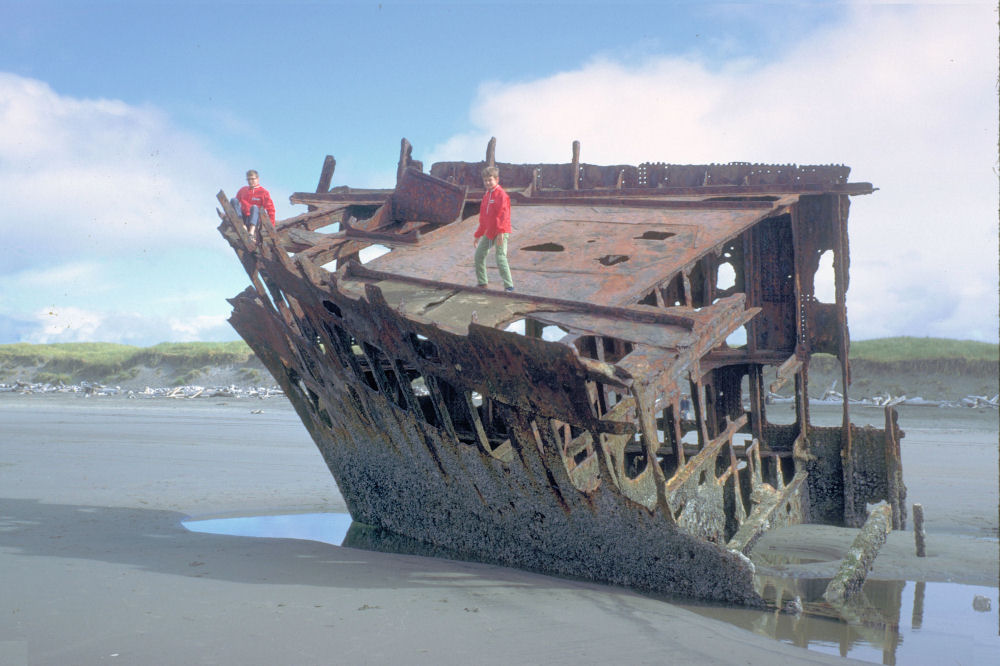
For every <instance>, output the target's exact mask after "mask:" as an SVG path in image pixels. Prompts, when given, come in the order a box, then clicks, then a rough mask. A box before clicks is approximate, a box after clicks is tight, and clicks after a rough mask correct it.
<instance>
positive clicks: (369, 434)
mask: <svg viewBox="0 0 1000 666" xmlns="http://www.w3.org/2000/svg"><path fill="white" fill-rule="evenodd" d="M572 155H573V159H572V161H571V162H570V163H567V164H533V165H511V164H504V163H500V164H497V166H498V167H499V169H500V174H501V175H500V179H501V183H502V184H503V185H504V186H505V187H506V188H507V189H508V191H509V193H510V194H511V201H512V220H513V227H514V232H513V233H512V235H511V237H510V240H509V243H508V255H509V263H510V266H511V269H512V272H513V274H514V279H515V282H516V285H517V291H515V292H505V291H501V290H500V289H493V288H488V289H482V288H478V287H477V286H476V280H475V277H474V273H473V265H472V256H471V252H470V251H469V247H468V246H469V242H468V241H469V239H470V238H472V235H473V232H474V231H475V229H476V227H477V213H478V202H479V199H480V197H481V195H482V189H481V180H480V175H479V172H480V170H481V168H482V167H483V166H485V165H486V164H488V163H494V162H495V140H494V141H491V143H490V145H489V146H488V147H487V151H486V159H485V161H484V162H478V163H477V162H472V163H468V162H447V163H439V164H435V165H433V166H432V167H431V170H430V173H429V174H425V173H422V165H421V163H420V162H419V161H415V160H413V159H412V146H410V144H409V142H407V141H406V140H405V139H404V140H403V141H402V143H401V150H400V158H399V163H398V165H397V166H398V182H397V187H396V188H395V189H394V190H353V189H351V188H348V187H338V188H334V189H333V190H330V191H322V190H324V189H326V188H327V187H328V184H329V181H328V179H327V175H326V173H327V169H326V164H331V165H332V162H330V161H329V160H328V163H325V166H324V173H323V174H321V182H320V184H321V186H320V187H319V188H318V189H319V190H320V191H319V192H317V193H296V194H295V195H293V196H292V201H293V203H305V204H308V205H309V206H310V207H311V210H310V212H309V213H306V214H304V215H300V216H297V217H295V218H291V219H289V220H285V221H282V222H280V223H279V224H278V225H277V227H276V228H273V229H272V228H271V227H270V225H260V228H259V230H258V231H256V233H257V234H258V236H257V237H252V236H250V235H249V234H248V233H247V230H246V229H245V227H243V225H242V222H241V221H240V220H239V218H238V216H237V215H236V214H235V211H232V210H231V208H229V206H228V198H226V196H225V195H224V194H223V193H221V192H220V193H219V202H220V204H221V206H222V209H221V210H220V213H219V214H220V217H221V218H222V224H221V225H220V227H219V230H220V232H221V233H222V234H223V236H224V237H225V238H226V239H227V240H228V241H229V243H230V244H231V245H232V247H233V249H234V250H235V251H236V253H237V255H238V257H239V259H240V261H241V262H242V264H243V266H244V268H245V269H246V271H247V273H248V275H249V276H250V279H251V282H252V286H251V287H250V288H248V289H247V290H246V291H244V292H243V293H242V294H240V295H238V296H236V297H235V298H233V299H232V301H231V302H232V304H233V315H232V317H231V319H230V321H231V323H232V325H233V326H234V327H235V328H236V330H237V331H238V332H239V333H240V335H242V336H243V338H244V339H245V340H246V341H247V343H248V344H249V345H250V346H251V347H252V348H253V349H254V351H255V352H256V353H257V355H258V356H259V357H260V359H261V361H262V362H263V363H264V364H265V365H266V367H267V368H268V369H269V370H270V372H271V373H272V374H273V375H274V377H275V380H276V381H277V382H278V383H279V384H280V385H281V386H282V388H283V389H284V390H285V392H286V394H287V395H288V397H289V399H290V400H291V402H292V404H293V405H294V406H295V409H296V411H297V413H298V415H299V416H300V418H301V419H302V421H303V423H304V424H305V425H306V427H307V429H308V430H309V432H310V433H311V435H312V437H313V439H314V441H315V442H316V445H317V446H318V448H319V450H320V452H321V453H322V455H323V458H324V460H325V462H326V464H327V466H328V467H329V469H330V471H331V472H332V474H333V476H334V477H335V479H336V482H337V484H338V486H339V488H340V491H341V494H342V495H343V497H344V499H345V501H346V503H347V505H348V508H349V510H350V512H351V515H352V516H353V517H354V519H355V520H357V521H360V522H364V523H367V524H369V525H372V526H375V527H378V528H381V529H384V530H388V531H391V532H396V533H399V534H402V535H405V536H408V537H411V538H415V539H419V540H421V541H424V542H427V543H429V544H432V545H433V546H434V547H436V548H441V549H447V550H449V551H451V552H454V553H458V554H459V555H461V556H465V557H475V558H478V559H481V560H484V561H489V562H495V563H499V564H503V565H510V566H519V567H524V568H529V569H534V570H540V571H546V572H550V573H554V574H562V575H571V576H577V577H583V578H588V579H593V580H597V581H605V582H610V583H616V584H622V585H628V586H631V587H634V588H637V589H644V590H652V591H657V592H663V593H668V594H673V595H678V596H685V597H695V598H700V599H710V600H716V601H726V602H732V603H739V604H747V605H756V606H761V605H762V604H763V603H764V602H763V599H762V598H761V597H760V596H759V595H758V594H757V592H756V591H755V589H754V586H753V585H752V575H753V567H752V565H751V564H750V562H749V560H748V559H747V558H746V555H747V554H748V553H750V552H751V550H752V547H753V544H754V543H755V542H756V541H757V539H758V538H759V537H760V536H761V534H763V533H764V532H765V531H766V530H767V529H771V528H774V527H776V526H780V525H785V524H791V523H795V522H803V521H809V522H821V523H829V524H836V525H859V524H860V523H861V522H863V521H864V516H862V515H860V513H859V511H858V509H857V508H856V507H864V506H865V505H866V503H869V504H870V503H874V502H877V501H880V500H885V501H887V502H888V505H889V506H890V507H891V518H892V523H893V525H894V526H896V525H897V524H901V523H902V522H903V521H905V507H904V506H903V505H902V503H903V502H904V501H905V497H906V491H905V485H903V480H902V467H901V463H900V457H899V439H900V437H901V436H902V433H901V432H900V431H899V430H898V427H897V426H896V420H895V413H894V412H893V413H891V414H890V413H888V412H887V415H886V429H885V430H877V429H874V428H871V427H866V428H857V427H856V426H853V425H852V424H850V421H849V419H848V405H847V402H846V397H845V403H844V424H843V426H842V427H836V428H818V427H815V426H813V425H812V424H811V423H810V422H809V409H808V408H809V402H808V390H807V389H808V368H809V359H810V356H811V354H813V353H816V352H819V351H823V352H828V353H833V354H835V355H837V356H838V357H839V358H840V359H841V361H842V363H844V366H845V370H844V373H845V377H847V376H848V369H847V368H846V363H847V349H848V345H849V333H848V329H847V321H846V307H845V305H844V303H845V293H846V289H847V266H848V265H849V262H848V257H847V237H846V229H847V226H846V219H847V218H846V211H847V200H848V197H849V196H852V195H858V194H868V193H871V192H872V191H874V188H873V187H872V186H871V185H870V184H867V183H849V182H847V177H848V173H849V169H848V168H847V167H842V166H795V165H755V164H745V163H735V164H728V165H709V166H704V165H669V164H663V163H645V164H641V165H638V166H629V165H610V166H596V165H589V164H585V163H581V162H580V161H579V155H580V150H579V145H578V144H576V145H574V147H573V151H572ZM331 159H332V158H331ZM330 173H332V167H331V169H330ZM376 245H377V246H382V247H383V248H385V249H388V250H389V251H388V252H387V253H385V254H383V255H382V256H379V257H377V258H375V259H372V260H370V261H368V262H367V263H365V264H364V265H362V264H361V263H360V257H363V256H365V255H364V254H359V253H361V251H362V250H365V249H366V248H369V247H373V246H376ZM825 251H830V252H832V253H833V255H834V267H835V272H836V293H837V295H836V299H835V302H834V303H820V302H819V301H817V300H816V298H815V297H814V291H815V289H814V275H815V273H816V271H817V267H818V257H819V255H820V254H821V253H822V252H825ZM724 268H725V269H726V271H728V272H729V273H730V274H731V276H732V277H731V280H730V281H729V282H728V283H725V284H724V283H723V280H722V279H721V275H722V271H723V269H724ZM489 270H490V272H491V273H492V272H493V270H494V269H493V268H492V267H491V268H490V269H489ZM494 283H495V284H496V283H497V282H496V281H495V280H494ZM741 328H742V329H745V331H746V344H745V345H741V346H734V347H730V345H728V344H727V339H730V336H731V334H733V332H734V331H737V330H739V329H741ZM775 371H776V373H775ZM767 373H775V374H776V376H777V378H778V381H779V382H782V383H783V382H786V381H789V380H794V383H795V396H796V419H795V422H794V423H791V424H787V425H777V424H772V423H770V422H769V421H768V419H767V414H766V406H767V401H766V400H765V395H764V376H765V374H767ZM744 383H746V384H747V385H748V387H749V391H748V394H747V395H745V396H744V395H743V385H744ZM845 396H846V391H845ZM688 402H689V403H690V407H687V405H686V403H688ZM692 411H693V414H692V413H691V412H692Z"/></svg>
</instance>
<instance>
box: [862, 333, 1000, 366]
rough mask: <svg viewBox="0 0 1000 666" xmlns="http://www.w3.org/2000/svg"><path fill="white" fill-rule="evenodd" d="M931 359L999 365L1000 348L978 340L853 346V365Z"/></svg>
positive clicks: (880, 342)
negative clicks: (860, 362) (997, 362)
mask: <svg viewBox="0 0 1000 666" xmlns="http://www.w3.org/2000/svg"><path fill="white" fill-rule="evenodd" d="M931 359H962V360H966V361H994V362H996V361H998V360H1000V345H997V344H996V343H992V342H977V341H975V340H951V339H948V338H913V337H898V338H878V339H875V340H858V341H852V342H851V360H852V361H876V362H881V363H892V362H897V361H927V360H931Z"/></svg>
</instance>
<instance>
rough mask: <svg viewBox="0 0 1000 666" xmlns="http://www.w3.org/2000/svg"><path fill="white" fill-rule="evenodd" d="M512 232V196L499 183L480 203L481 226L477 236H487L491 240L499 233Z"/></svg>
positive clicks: (477, 230)
mask: <svg viewBox="0 0 1000 666" xmlns="http://www.w3.org/2000/svg"><path fill="white" fill-rule="evenodd" d="M509 233H510V197H509V196H507V193H506V192H504V191H503V188H502V187H500V186H499V185H497V186H496V187H494V188H493V189H492V190H488V191H487V192H486V194H484V195H483V201H482V203H480V204H479V228H478V229H476V235H475V237H476V238H479V237H480V236H484V235H485V236H486V237H487V238H489V239H490V240H493V239H494V238H496V237H497V236H498V235H499V234H509Z"/></svg>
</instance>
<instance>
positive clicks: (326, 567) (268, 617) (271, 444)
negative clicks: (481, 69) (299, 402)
mask: <svg viewBox="0 0 1000 666" xmlns="http://www.w3.org/2000/svg"><path fill="white" fill-rule="evenodd" d="M922 409H923V411H921V408H914V409H911V410H907V411H906V412H905V413H902V414H901V416H900V424H901V426H902V427H903V429H904V430H906V432H907V437H906V439H905V440H904V442H903V461H904V470H905V474H906V482H907V485H908V487H909V501H910V502H922V503H923V504H924V506H925V510H926V513H927V523H926V528H927V532H928V555H929V556H928V557H927V558H924V559H923V560H918V558H916V557H914V556H913V545H912V544H913V535H912V532H910V531H909V530H907V531H905V532H898V533H894V534H892V535H890V540H889V542H888V544H887V545H886V547H885V549H884V552H883V554H882V555H881V556H880V557H879V560H877V561H876V566H875V570H874V572H873V574H872V577H873V578H885V579H899V580H924V581H947V582H952V583H966V584H970V585H982V586H990V587H992V588H993V589H994V590H996V586H997V566H998V565H997V522H998V520H997V506H998V498H997V469H998V467H997V413H996V411H991V412H973V411H972V410H937V409H931V408H922ZM257 410H262V412H261V413H252V412H254V411H257ZM871 412H872V413H871V414H870V415H869V414H867V412H864V413H855V415H854V421H855V422H858V423H866V422H872V423H878V422H879V421H878V419H879V418H880V414H881V412H880V411H878V410H871ZM814 419H815V420H819V419H818V418H817V417H815V416H814ZM302 512H346V507H345V506H344V503H343V501H342V499H341V497H340V495H339V493H338V492H337V489H336V486H335V484H334V482H333V479H332V477H331V476H330V475H329V474H328V472H327V470H326V469H325V466H324V464H323V462H322V459H321V458H320V456H319V454H318V452H317V451H316V449H315V447H314V445H313V444H312V441H311V440H310V438H309V436H308V434H307V433H306V431H305V429H304V428H303V427H302V425H301V424H300V423H299V421H298V418H297V417H296V416H295V414H294V412H293V411H292V409H291V408H290V406H289V405H288V404H287V403H286V402H285V401H284V400H281V399H270V400H266V401H233V400H228V401H227V400H222V399H199V400H183V401H175V400H166V399H161V400H151V401H148V400H127V399H125V398H121V399H88V398H85V397H83V396H81V395H41V396H39V395H36V396H18V395H14V394H5V395H0V583H2V586H0V587H2V590H3V592H2V594H0V664H3V665H5V666H6V665H7V664H12V665H13V664H108V663H117V664H180V663H183V664H235V663H240V664H341V663H343V664H389V663H406V664H432V663H433V664H440V663H457V662H464V663H482V664H500V663H504V664H507V663H526V664H541V663H545V664H562V663H565V664H570V663H573V664H579V663H596V662H604V663H622V662H626V661H627V662H630V663H638V664H647V663H648V664H652V663H692V664H758V663H761V664H763V663H767V664H785V663H788V664H791V663H817V664H830V663H853V662H852V661H851V660H850V659H844V658H841V657H839V656H837V655H836V654H832V655H829V654H822V653H820V652H817V651H813V650H804V649H802V648H800V647H796V646H794V645H789V644H787V643H782V642H778V641H776V640H774V639H772V638H769V637H767V636H763V635H758V634H757V633H753V632H751V631H747V630H745V629H742V628H740V627H738V626H736V625H735V624H733V623H732V622H724V621H721V620H719V619H715V618H712V617H706V616H705V614H696V613H694V612H692V611H691V610H689V609H687V608H685V607H683V606H682V605H680V604H674V603H667V602H665V601H661V600H657V599H652V598H648V597H645V596H641V595H639V594H635V593H633V592H630V591H628V590H625V589H621V588H614V587H608V586H602V585H595V584H588V583H581V582H576V581H569V580H563V579H558V578H552V577H547V576H541V575H536V574H532V573H527V572H523V571H517V570H511V569H504V568H500V567H494V566H488V565H482V564H476V563H468V562H454V561H448V560H441V559H432V558H423V557H414V556H407V555H395V554H387V553H376V552H371V551H365V550H357V549H353V548H343V547H337V546H332V545H329V544H324V543H319V542H315V541H306V540H300V539H266V538H251V537H237V536H223V535H215V534H203V533H194V532H190V531H188V530H187V529H185V528H184V527H183V526H182V521H185V520H189V519H192V518H217V517H225V516H253V515H269V514H289V513H302ZM850 539H851V532H849V531H847V530H838V529H835V528H824V527H817V526H799V527H796V528H791V529H789V530H788V531H783V532H781V533H776V534H771V535H768V536H767V537H766V538H765V539H764V540H762V541H761V543H760V544H759V545H758V546H757V548H758V549H761V548H763V549H768V550H770V551H773V552H796V551H803V550H805V551H809V552H811V554H812V557H810V558H804V559H809V560H813V561H809V562H804V563H799V564H790V565H788V570H789V571H791V572H792V573H795V574H796V575H816V576H821V575H823V574H824V572H825V571H827V570H829V569H830V568H835V566H836V562H835V561H834V560H835V559H837V558H839V557H840V556H841V555H842V554H843V549H845V548H846V547H847V545H848V544H849V543H850ZM997 606H998V599H997V595H996V594H994V595H993V598H992V608H993V610H992V618H993V621H994V623H995V618H996V612H997ZM709 614H711V613H709ZM969 654H970V655H972V659H975V655H976V654H977V653H976V652H975V651H974V650H973V651H971V652H969ZM900 663H906V662H903V661H901V662H900ZM960 663H974V662H973V661H966V662H962V661H960Z"/></svg>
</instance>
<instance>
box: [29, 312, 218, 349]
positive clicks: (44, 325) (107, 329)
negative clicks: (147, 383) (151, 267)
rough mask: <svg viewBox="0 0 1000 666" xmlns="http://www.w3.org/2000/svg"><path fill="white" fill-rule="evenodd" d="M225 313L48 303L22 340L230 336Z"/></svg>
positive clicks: (145, 341)
mask: <svg viewBox="0 0 1000 666" xmlns="http://www.w3.org/2000/svg"><path fill="white" fill-rule="evenodd" d="M236 337H237V336H236V334H235V332H234V331H233V329H232V327H231V326H229V324H228V322H227V321H226V316H225V315H222V314H219V315H197V316H192V317H179V316H173V317H171V316H156V315H148V314H143V313H139V312H121V311H119V312H106V311H98V310H86V309H83V308H77V307H72V306H70V307H59V308H57V307H51V308H43V309H41V310H38V311H36V312H35V313H34V315H33V325H32V326H31V330H30V332H29V333H27V334H25V335H24V336H23V338H22V341H23V342H29V343H33V344H48V343H52V342H92V341H96V340H100V341H102V342H117V343H121V344H130V345H137V346H148V345H151V344H156V343H157V342H190V341H213V340H233V339H235V338H236Z"/></svg>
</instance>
